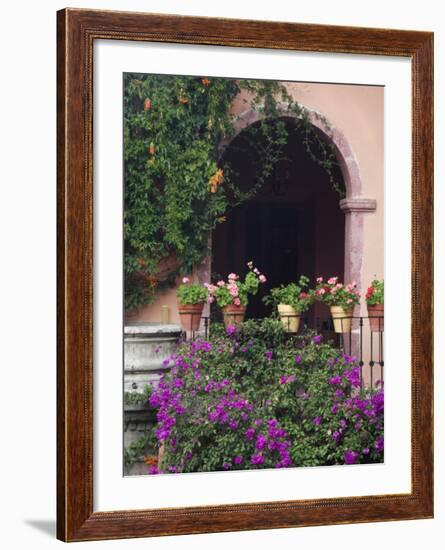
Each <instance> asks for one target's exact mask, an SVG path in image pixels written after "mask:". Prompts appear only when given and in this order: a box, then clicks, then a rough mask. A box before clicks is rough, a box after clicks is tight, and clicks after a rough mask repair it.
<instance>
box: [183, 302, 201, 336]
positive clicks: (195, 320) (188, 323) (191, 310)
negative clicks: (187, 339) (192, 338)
mask: <svg viewBox="0 0 445 550" xmlns="http://www.w3.org/2000/svg"><path fill="white" fill-rule="evenodd" d="M203 309H204V302H199V303H198V304H187V305H182V304H178V312H179V317H180V318H181V326H182V328H183V330H188V331H192V332H193V331H195V330H198V329H199V324H200V323H201V316H202V310H203Z"/></svg>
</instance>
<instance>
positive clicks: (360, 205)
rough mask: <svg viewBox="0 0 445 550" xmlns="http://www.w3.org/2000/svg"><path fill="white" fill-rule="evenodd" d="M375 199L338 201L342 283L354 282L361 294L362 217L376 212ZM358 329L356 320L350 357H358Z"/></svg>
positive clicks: (363, 235)
mask: <svg viewBox="0 0 445 550" xmlns="http://www.w3.org/2000/svg"><path fill="white" fill-rule="evenodd" d="M376 207H377V203H376V200H375V199H369V198H365V197H348V198H345V199H342V200H341V201H340V208H341V210H342V211H343V212H344V213H345V273H344V282H345V283H351V282H352V281H356V282H357V284H358V288H359V289H360V292H361V293H362V294H363V291H364V286H363V253H364V240H365V234H364V215H365V214H366V213H369V212H374V211H375V210H376ZM354 315H357V316H359V315H360V306H357V307H356V308H355V309H354ZM359 331H360V327H359V322H358V319H355V320H354V321H353V324H352V335H351V349H350V350H347V351H349V353H350V355H355V356H356V357H359V354H360V332H359Z"/></svg>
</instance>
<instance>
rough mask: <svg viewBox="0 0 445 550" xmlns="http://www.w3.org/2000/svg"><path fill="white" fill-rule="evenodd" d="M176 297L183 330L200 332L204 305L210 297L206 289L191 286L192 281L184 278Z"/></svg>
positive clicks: (199, 286) (197, 285) (194, 285)
mask: <svg viewBox="0 0 445 550" xmlns="http://www.w3.org/2000/svg"><path fill="white" fill-rule="evenodd" d="M176 296H177V298H178V311H179V317H180V319H181V325H182V328H183V329H184V330H190V331H194V330H198V328H199V323H200V321H201V316H202V310H203V308H204V303H205V301H206V300H207V296H208V292H207V289H206V287H205V286H203V285H199V284H190V279H189V278H188V277H184V278H183V279H182V284H181V285H180V286H179V287H178V290H177V291H176Z"/></svg>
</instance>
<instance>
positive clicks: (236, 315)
mask: <svg viewBox="0 0 445 550" xmlns="http://www.w3.org/2000/svg"><path fill="white" fill-rule="evenodd" d="M222 311H223V317H224V324H225V326H226V327H227V326H229V325H236V324H238V323H242V322H243V321H244V316H245V315H246V306H236V305H234V304H229V305H228V306H224V307H223V308H222Z"/></svg>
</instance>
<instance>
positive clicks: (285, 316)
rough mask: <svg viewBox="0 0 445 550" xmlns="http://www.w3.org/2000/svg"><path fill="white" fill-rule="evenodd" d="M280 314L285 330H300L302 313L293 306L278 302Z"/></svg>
mask: <svg viewBox="0 0 445 550" xmlns="http://www.w3.org/2000/svg"><path fill="white" fill-rule="evenodd" d="M278 314H279V316H280V320H281V322H282V323H283V327H284V331H285V332H298V329H299V328H300V319H301V315H300V314H299V313H297V312H296V311H295V309H294V308H293V307H292V306H288V305H287V304H278Z"/></svg>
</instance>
